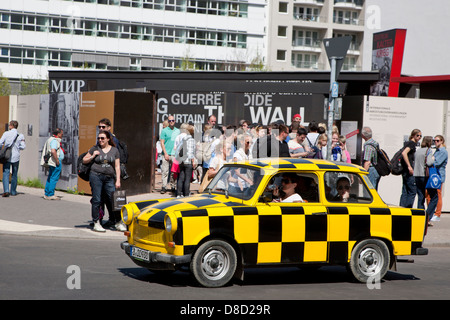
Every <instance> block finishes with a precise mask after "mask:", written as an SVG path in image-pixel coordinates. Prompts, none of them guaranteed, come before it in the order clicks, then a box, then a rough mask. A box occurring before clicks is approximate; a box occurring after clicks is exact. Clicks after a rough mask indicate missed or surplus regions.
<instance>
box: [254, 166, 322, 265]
mask: <svg viewBox="0 0 450 320" xmlns="http://www.w3.org/2000/svg"><path fill="white" fill-rule="evenodd" d="M297 175H298V176H299V177H300V178H301V179H303V182H305V183H306V184H304V185H303V188H300V189H299V190H298V191H299V194H302V190H303V191H304V193H303V196H302V198H303V199H304V200H303V201H304V202H289V203H286V202H269V201H267V199H266V200H264V199H261V200H260V202H258V205H257V207H258V214H259V241H258V263H287V264H299V263H311V262H325V261H326V260H327V223H328V222H327V210H326V206H324V205H323V204H322V203H321V202H320V197H319V193H318V190H319V188H318V182H319V179H318V177H317V175H316V174H314V173H300V172H299V173H297ZM277 176H278V175H277ZM277 176H274V177H273V179H271V180H270V181H269V183H268V186H267V187H266V189H265V190H270V189H271V187H270V186H271V185H273V184H274V183H275V184H276V180H277ZM308 191H309V192H308ZM311 191H312V192H311Z"/></svg>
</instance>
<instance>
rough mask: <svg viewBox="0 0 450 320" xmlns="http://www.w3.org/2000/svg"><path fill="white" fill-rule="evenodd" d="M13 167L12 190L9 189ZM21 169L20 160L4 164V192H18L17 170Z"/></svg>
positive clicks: (14, 193) (12, 193)
mask: <svg viewBox="0 0 450 320" xmlns="http://www.w3.org/2000/svg"><path fill="white" fill-rule="evenodd" d="M11 168H12V177H11V192H10V191H9V173H10V172H11ZM18 171H19V161H17V162H14V163H11V162H6V163H4V164H3V192H9V193H10V194H11V195H12V196H15V195H16V194H17V172H18Z"/></svg>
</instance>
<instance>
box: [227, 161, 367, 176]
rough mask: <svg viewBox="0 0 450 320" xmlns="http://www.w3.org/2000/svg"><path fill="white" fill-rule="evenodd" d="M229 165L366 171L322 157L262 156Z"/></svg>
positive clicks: (228, 164) (306, 169) (356, 166)
mask: <svg viewBox="0 0 450 320" xmlns="http://www.w3.org/2000/svg"><path fill="white" fill-rule="evenodd" d="M230 165H248V166H254V167H257V168H260V169H261V168H262V169H268V170H277V169H295V170H303V171H311V170H312V171H323V170H343V171H350V172H358V173H367V171H366V170H364V168H363V167H361V166H358V165H355V164H351V163H346V162H338V161H328V160H322V159H305V158H263V159H251V160H245V161H238V162H229V163H226V164H225V166H230Z"/></svg>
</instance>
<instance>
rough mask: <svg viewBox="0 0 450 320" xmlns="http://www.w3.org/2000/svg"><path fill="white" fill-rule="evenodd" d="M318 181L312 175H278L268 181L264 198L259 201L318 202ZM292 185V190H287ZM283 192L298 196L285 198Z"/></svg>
mask: <svg viewBox="0 0 450 320" xmlns="http://www.w3.org/2000/svg"><path fill="white" fill-rule="evenodd" d="M318 181H319V179H318V177H317V175H316V174H314V173H307V172H299V173H296V172H282V173H278V174H276V175H274V176H273V177H272V178H271V179H270V180H269V182H268V184H267V185H266V187H265V189H264V192H263V197H264V198H260V201H275V202H319V188H318ZM292 185H294V186H295V187H294V190H289V189H290V188H291V187H292ZM285 191H286V192H288V193H295V194H297V195H298V196H294V197H292V198H291V197H287V196H286V195H285ZM289 199H292V200H291V201H290V200H289ZM300 199H301V200H300Z"/></svg>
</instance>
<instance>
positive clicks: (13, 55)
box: [0, 0, 267, 82]
mask: <svg viewBox="0 0 450 320" xmlns="http://www.w3.org/2000/svg"><path fill="white" fill-rule="evenodd" d="M266 9H267V8H266V1H265V0H232V1H226V0H1V1H0V71H1V72H2V73H3V76H5V77H8V78H10V80H12V81H13V82H14V81H17V80H18V79H20V78H23V79H27V78H32V79H46V78H47V71H48V70H49V69H51V70H65V69H72V70H73V69H80V70H81V69H84V70H176V69H178V68H182V65H183V63H186V61H187V62H189V65H190V66H191V67H194V68H195V69H197V70H232V71H234V70H243V69H244V68H245V66H248V65H249V64H250V63H251V61H252V60H253V59H255V58H256V57H264V56H265V50H266V48H265V42H266V38H265V21H266V20H265V19H266V17H265V15H266Z"/></svg>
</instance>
